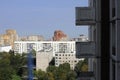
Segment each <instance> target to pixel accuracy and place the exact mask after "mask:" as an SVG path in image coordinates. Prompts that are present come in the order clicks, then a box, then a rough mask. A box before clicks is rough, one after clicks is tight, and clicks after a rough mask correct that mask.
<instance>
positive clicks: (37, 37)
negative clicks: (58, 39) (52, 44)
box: [27, 35, 44, 41]
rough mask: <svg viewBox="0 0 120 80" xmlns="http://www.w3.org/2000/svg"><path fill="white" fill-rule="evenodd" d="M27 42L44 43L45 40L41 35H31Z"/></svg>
mask: <svg viewBox="0 0 120 80" xmlns="http://www.w3.org/2000/svg"><path fill="white" fill-rule="evenodd" d="M27 40H28V41H43V40H44V38H43V36H41V35H30V36H27Z"/></svg>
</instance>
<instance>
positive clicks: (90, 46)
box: [76, 41, 96, 58]
mask: <svg viewBox="0 0 120 80" xmlns="http://www.w3.org/2000/svg"><path fill="white" fill-rule="evenodd" d="M76 57H77V58H95V57H96V54H95V42H92V41H88V42H76Z"/></svg>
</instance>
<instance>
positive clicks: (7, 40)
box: [0, 29, 18, 48]
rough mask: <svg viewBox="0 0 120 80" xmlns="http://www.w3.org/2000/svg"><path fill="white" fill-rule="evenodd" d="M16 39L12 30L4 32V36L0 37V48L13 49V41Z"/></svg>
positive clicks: (15, 33)
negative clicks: (8, 47)
mask: <svg viewBox="0 0 120 80" xmlns="http://www.w3.org/2000/svg"><path fill="white" fill-rule="evenodd" d="M17 39H18V35H17V32H16V31H15V30H12V29H8V30H6V33H5V34H1V35H0V46H8V45H9V46H12V48H13V47H14V41H16V40H17Z"/></svg>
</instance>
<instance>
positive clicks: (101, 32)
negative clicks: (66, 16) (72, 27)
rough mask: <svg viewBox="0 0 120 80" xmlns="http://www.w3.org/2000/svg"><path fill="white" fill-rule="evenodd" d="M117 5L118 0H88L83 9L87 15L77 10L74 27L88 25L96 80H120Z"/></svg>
mask: <svg viewBox="0 0 120 80" xmlns="http://www.w3.org/2000/svg"><path fill="white" fill-rule="evenodd" d="M119 4H120V0H89V6H88V7H87V9H84V11H85V10H86V12H87V11H89V13H88V14H86V15H82V13H83V12H84V11H83V12H82V9H83V8H82V9H79V10H80V11H81V12H82V13H81V14H80V11H79V10H77V11H78V12H77V15H79V16H76V25H83V24H84V25H90V27H89V36H90V40H91V41H94V42H95V43H96V56H95V58H94V59H92V60H91V63H92V65H91V69H93V71H94V73H95V79H96V80H120V76H119V75H120V65H119V64H120V58H119V57H120V54H119V53H120V32H119V30H120V27H119V26H120V14H119V13H120V5H119ZM94 14H95V15H94ZM81 15H82V17H81ZM86 16H89V17H86ZM90 16H91V17H90ZM81 19H84V20H81Z"/></svg>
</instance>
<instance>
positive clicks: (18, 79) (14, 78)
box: [12, 75, 22, 80]
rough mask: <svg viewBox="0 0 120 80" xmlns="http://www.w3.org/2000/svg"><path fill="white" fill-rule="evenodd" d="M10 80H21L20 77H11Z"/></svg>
mask: <svg viewBox="0 0 120 80" xmlns="http://www.w3.org/2000/svg"><path fill="white" fill-rule="evenodd" d="M12 80H22V79H21V78H20V76H17V75H12Z"/></svg>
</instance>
